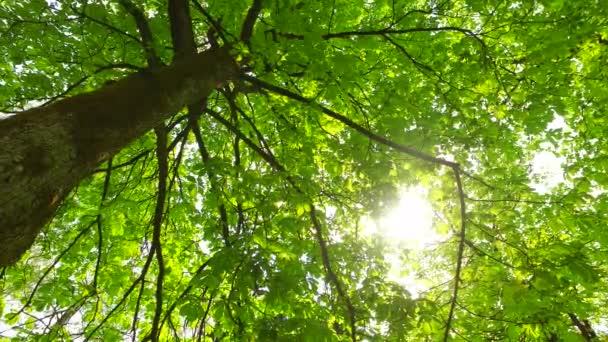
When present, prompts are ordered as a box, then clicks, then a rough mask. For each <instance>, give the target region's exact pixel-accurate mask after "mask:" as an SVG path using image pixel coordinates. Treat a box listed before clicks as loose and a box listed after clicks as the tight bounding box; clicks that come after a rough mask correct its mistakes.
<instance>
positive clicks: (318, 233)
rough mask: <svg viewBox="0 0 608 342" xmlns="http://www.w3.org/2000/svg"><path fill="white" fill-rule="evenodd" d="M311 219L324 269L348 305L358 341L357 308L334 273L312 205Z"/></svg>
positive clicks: (354, 337)
mask: <svg viewBox="0 0 608 342" xmlns="http://www.w3.org/2000/svg"><path fill="white" fill-rule="evenodd" d="M310 219H311V221H312V224H313V227H314V228H315V237H316V239H317V243H318V244H319V246H320V248H321V259H322V260H323V267H324V268H325V273H327V277H328V278H329V281H330V282H331V283H332V284H333V285H334V287H335V288H336V291H337V292H338V297H339V298H340V299H341V300H342V301H344V304H345V305H346V311H347V313H348V318H349V323H350V337H351V340H352V341H353V342H356V341H357V327H356V319H355V308H354V306H353V303H352V301H351V300H350V297H349V296H348V295H347V294H346V292H345V291H344V289H343V288H342V283H341V282H340V280H339V279H338V275H337V274H336V273H335V272H334V271H333V269H332V267H331V262H330V260H329V253H328V251H327V242H326V241H325V239H324V238H323V229H322V227H321V223H320V222H319V219H318V217H317V214H316V209H315V207H314V206H313V205H310Z"/></svg>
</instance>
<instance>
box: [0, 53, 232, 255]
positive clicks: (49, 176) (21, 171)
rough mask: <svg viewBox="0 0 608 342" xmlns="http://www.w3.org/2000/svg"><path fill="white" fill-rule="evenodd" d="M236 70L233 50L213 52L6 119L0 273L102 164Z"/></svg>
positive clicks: (0, 152) (0, 179)
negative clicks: (64, 200) (75, 188)
mask: <svg viewBox="0 0 608 342" xmlns="http://www.w3.org/2000/svg"><path fill="white" fill-rule="evenodd" d="M237 71H238V67H237V65H236V64H235V62H234V60H233V59H232V58H231V56H230V55H229V53H228V50H227V49H225V48H219V49H210V50H207V51H205V52H202V53H199V54H197V55H193V56H190V57H187V58H184V59H181V60H179V61H178V62H176V63H174V64H172V65H170V66H167V67H162V68H159V69H158V70H153V71H143V72H140V73H137V74H133V75H130V76H128V77H126V78H123V79H121V80H119V81H117V82H115V83H113V84H110V85H108V86H105V87H103V88H101V89H99V90H96V91H93V92H90V93H85V94H81V95H77V96H73V97H70V98H67V99H64V100H61V101H58V102H55V103H53V104H51V105H48V106H45V107H40V108H35V109H31V110H28V111H25V112H23V113H19V114H17V115H14V116H11V117H9V118H7V119H4V120H0V266H7V265H11V264H14V263H15V262H17V261H18V260H19V258H20V257H21V256H22V255H23V253H24V252H25V251H27V250H28V249H29V248H30V247H31V245H32V244H33V242H34V240H35V238H36V236H37V235H38V233H39V232H40V230H41V229H42V227H44V226H45V225H46V224H47V223H48V221H49V220H50V219H51V218H52V216H53V215H54V213H55V211H56V210H57V207H58V206H59V204H60V203H61V201H62V200H63V199H64V198H65V196H66V195H67V194H68V193H69V192H70V191H71V190H72V189H73V188H74V187H75V186H76V185H77V184H78V183H79V182H80V181H81V180H82V179H83V178H85V177H86V176H88V175H89V174H91V172H92V171H93V170H94V169H95V168H96V167H97V166H98V165H99V164H100V163H101V162H103V161H104V160H106V159H108V158H109V157H111V156H112V155H114V154H115V153H117V152H118V151H120V150H121V149H122V148H124V147H125V146H126V145H127V144H129V143H130V142H132V141H133V140H134V139H136V138H138V137H140V136H142V135H143V134H145V133H146V132H147V131H149V130H150V129H152V128H153V127H155V126H156V125H158V124H159V123H161V122H162V121H163V120H165V119H166V118H168V117H169V116H170V115H171V114H173V113H175V112H177V111H179V110H181V109H182V108H183V107H184V106H185V105H186V104H188V103H194V102H196V101H197V100H199V99H200V98H203V97H206V96H208V95H209V94H210V93H211V92H212V91H213V90H214V89H215V88H217V87H219V86H220V85H221V84H223V83H225V82H226V81H228V80H230V79H232V78H233V77H234V76H236V74H237Z"/></svg>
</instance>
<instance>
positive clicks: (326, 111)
mask: <svg viewBox="0 0 608 342" xmlns="http://www.w3.org/2000/svg"><path fill="white" fill-rule="evenodd" d="M241 78H242V79H243V80H246V81H249V82H251V83H252V84H254V85H256V86H259V87H261V88H264V89H266V90H269V91H271V92H273V93H275V94H279V95H283V96H285V97H288V98H290V99H292V100H295V101H298V102H301V103H304V104H307V105H311V106H314V107H316V108H318V109H319V110H321V111H322V112H323V113H324V114H326V115H327V116H330V117H332V118H334V119H336V120H338V121H340V122H342V123H343V124H345V125H346V126H348V127H350V128H352V129H354V130H355V131H357V132H359V133H361V134H363V135H364V136H366V137H368V138H369V139H371V140H373V141H376V142H378V143H380V144H382V145H386V146H389V147H392V148H393V149H395V150H397V151H399V152H402V153H405V154H408V155H410V156H412V157H415V158H418V159H421V160H424V161H427V162H431V163H434V164H438V165H444V166H448V167H450V168H459V166H458V163H455V162H452V161H449V160H445V159H442V158H437V157H433V156H431V155H429V154H426V153H424V152H420V151H418V150H416V149H414V148H413V147H409V146H405V145H402V144H399V143H396V142H394V141H391V140H389V139H387V138H384V137H382V136H380V135H378V134H376V133H373V132H371V131H369V130H367V129H366V128H364V127H363V126H361V125H359V124H357V123H355V122H354V121H352V120H351V119H349V118H347V117H346V116H344V115H342V114H339V113H337V112H334V111H333V110H331V109H329V108H327V107H324V106H322V105H319V104H316V103H315V102H314V101H313V100H312V99H308V98H306V97H304V96H301V95H299V94H296V93H294V92H292V91H290V90H287V89H285V88H281V87H277V86H275V85H272V84H270V83H267V82H265V81H262V80H260V79H258V78H255V77H252V76H249V75H241Z"/></svg>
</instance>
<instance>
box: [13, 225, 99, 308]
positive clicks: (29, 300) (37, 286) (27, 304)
mask: <svg viewBox="0 0 608 342" xmlns="http://www.w3.org/2000/svg"><path fill="white" fill-rule="evenodd" d="M94 224H95V221H92V222H91V223H89V225H88V226H86V227H85V228H84V229H82V230H81V231H80V233H78V235H76V236H75V237H74V240H72V242H71V243H70V244H69V245H68V247H67V248H66V249H64V250H63V251H62V252H61V253H60V254H59V255H58V256H57V258H55V260H54V261H53V263H52V264H51V265H50V266H49V267H47V268H46V270H45V271H44V273H42V276H40V278H39V279H38V281H37V282H36V285H34V288H33V289H32V292H31V293H30V296H29V297H28V298H27V300H26V301H25V304H23V306H22V307H21V309H19V310H18V311H17V312H15V313H14V314H13V315H11V317H10V319H13V318H15V317H16V316H17V315H19V314H20V313H22V312H23V311H24V310H25V309H26V308H27V307H28V306H29V305H30V304H31V303H32V299H34V295H35V294H36V291H38V288H39V287H40V285H41V284H42V282H43V281H44V279H45V278H46V276H47V275H48V274H49V273H50V272H51V270H53V269H55V266H56V265H57V263H58V262H59V261H60V260H61V258H63V256H64V255H66V254H67V252H69V251H70V249H72V247H74V245H76V243H77V242H78V240H80V239H81V238H82V237H83V236H84V234H85V233H86V232H88V231H89V229H91V227H92V226H93V225H94Z"/></svg>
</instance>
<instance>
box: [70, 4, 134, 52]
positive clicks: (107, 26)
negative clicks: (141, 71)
mask: <svg viewBox="0 0 608 342" xmlns="http://www.w3.org/2000/svg"><path fill="white" fill-rule="evenodd" d="M70 8H71V9H72V11H73V12H74V13H76V14H77V15H79V16H80V17H83V18H86V19H88V20H90V21H92V22H94V23H95V24H98V25H100V26H103V27H105V28H107V29H109V30H110V31H113V32H116V33H118V34H120V35H123V36H125V37H127V38H129V39H131V40H134V41H136V42H137V43H138V44H141V40H139V38H137V37H135V36H134V35H132V34H130V33H127V32H124V31H122V30H120V29H118V28H116V27H114V26H112V25H110V24H108V23H106V22H104V21H102V20H99V19H96V18H93V17H91V16H90V15H88V14H86V13H85V12H84V11H83V12H80V11H78V10H77V9H76V7H74V6H70Z"/></svg>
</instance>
